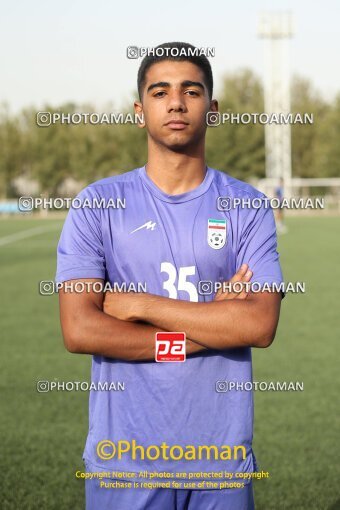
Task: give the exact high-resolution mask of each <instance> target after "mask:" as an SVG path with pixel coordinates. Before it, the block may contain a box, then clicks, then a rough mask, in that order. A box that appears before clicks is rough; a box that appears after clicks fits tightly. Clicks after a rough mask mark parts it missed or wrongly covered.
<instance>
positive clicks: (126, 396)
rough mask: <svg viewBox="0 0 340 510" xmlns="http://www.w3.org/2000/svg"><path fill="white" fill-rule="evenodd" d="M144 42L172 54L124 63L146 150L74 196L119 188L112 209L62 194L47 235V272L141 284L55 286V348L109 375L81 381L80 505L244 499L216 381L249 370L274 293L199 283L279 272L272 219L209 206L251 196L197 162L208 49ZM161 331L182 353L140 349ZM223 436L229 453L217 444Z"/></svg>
mask: <svg viewBox="0 0 340 510" xmlns="http://www.w3.org/2000/svg"><path fill="white" fill-rule="evenodd" d="M160 47H163V48H177V49H178V50H180V56H179V57H178V56H175V57H173V56H169V54H168V55H167V54H166V52H164V55H162V56H158V57H157V56H147V57H145V58H144V60H143V61H142V63H141V66H140V69H139V73H138V90H139V95H140V100H139V101H137V102H136V103H135V111H136V113H139V114H143V115H144V121H145V127H146V130H147V134H148V162H147V164H146V165H145V166H143V167H141V168H137V169H135V170H133V171H130V172H127V173H125V174H123V175H119V176H115V177H109V178H105V179H102V180H100V181H97V182H95V183H93V184H91V185H89V186H88V187H86V188H85V189H84V190H83V191H82V192H81V193H80V195H79V197H80V198H83V199H89V200H90V199H97V200H100V199H103V198H104V199H106V200H109V199H110V198H112V197H114V198H121V199H125V208H120V209H119V208H117V209H112V208H100V209H99V208H97V209H96V208H91V207H88V208H77V209H71V210H70V211H69V214H68V217H67V219H66V221H65V225H64V228H63V231H62V234H61V238H60V242H59V245H58V269H57V277H56V280H57V281H59V282H66V281H68V280H80V281H83V280H85V281H86V282H89V283H91V282H92V283H93V282H110V283H111V285H113V284H114V283H116V284H117V283H118V284H119V285H121V284H123V283H127V284H128V285H130V284H131V283H132V284H134V285H136V286H137V285H138V283H142V284H143V283H144V282H145V283H146V285H147V292H144V293H143V292H138V293H134V292H124V293H117V292H113V293H106V295H105V296H104V294H103V293H98V292H95V291H94V290H93V291H89V292H84V293H82V294H79V293H70V292H66V291H65V290H64V291H60V313H61V323H62V331H63V336H64V341H65V345H66V348H67V349H68V350H69V351H70V352H73V353H82V354H92V355H93V359H92V381H93V382H94V383H99V382H102V383H104V382H112V381H113V382H114V381H116V382H117V381H121V382H123V383H124V385H125V390H124V391H92V392H91V394H90V411H89V412H90V423H89V433H88V437H87V442H86V446H85V450H84V455H83V458H84V461H85V466H86V470H87V472H89V473H93V479H91V480H87V481H86V485H85V490H86V506H87V509H88V510H95V509H96V510H97V509H98V510H106V509H107V510H108V509H110V510H111V509H117V510H125V509H126V510H132V509H133V510H141V509H150V510H174V509H178V510H184V509H190V510H208V509H210V508H214V509H217V510H218V509H223V510H225V509H232V510H242V509H252V508H253V494H252V483H251V473H252V472H254V471H255V470H256V462H255V457H254V454H253V451H252V430H253V396H252V393H251V392H250V391H240V389H237V388H236V387H235V388H234V389H229V390H228V391H226V389H228V388H227V384H228V382H234V383H235V384H236V383H238V385H240V384H242V383H244V382H247V381H251V380H252V363H251V347H268V346H269V345H270V344H271V342H272V341H273V338H274V336H275V331H276V327H277V323H278V318H279V311H280V302H281V295H280V294H278V293H276V292H256V293H255V292H250V291H249V288H248V289H245V290H243V291H242V292H241V293H239V294H238V293H234V292H232V291H231V290H230V289H224V290H221V291H219V292H218V293H217V294H215V295H214V294H209V295H204V294H207V285H208V287H209V284H208V283H207V282H213V283H215V282H219V283H221V282H226V281H233V282H236V281H239V282H247V281H249V280H250V278H252V282H257V284H258V285H262V284H264V283H266V284H272V283H280V282H281V281H282V275H281V270H280V265H279V258H278V254H277V250H276V232H275V222H274V217H273V213H272V211H271V210H270V209H269V208H266V207H265V206H263V207H260V208H252V207H249V206H248V207H244V208H242V207H240V206H238V207H235V208H233V207H232V208H228V209H229V210H227V211H226V210H220V209H223V208H221V207H219V205H218V204H219V201H218V197H228V199H229V200H233V199H235V198H237V199H247V200H248V203H249V200H251V199H253V198H261V197H262V196H263V195H262V194H261V193H260V192H258V191H257V190H255V189H254V188H253V187H251V186H249V185H248V184H246V183H243V182H241V181H238V180H236V179H234V178H232V177H231V176H229V175H227V174H225V173H223V172H220V171H218V170H215V169H213V168H210V167H207V166H206V163H205V134H206V114H207V112H208V111H217V108H218V104H217V101H216V100H213V99H212V91H213V79H212V73H211V68H210V64H209V62H208V60H207V59H206V58H205V57H203V56H192V55H190V54H189V51H187V50H188V48H189V47H190V48H193V46H191V45H188V44H185V43H169V44H164V45H161V46H160ZM185 51H187V54H186V55H183V53H185ZM264 203H265V202H264ZM199 282H205V283H204V284H202V283H199ZM213 288H214V287H213ZM203 290H204V291H205V292H203ZM104 298H105V299H104ZM162 331H163V332H164V331H166V332H184V333H185V334H186V356H187V357H186V361H184V362H170V361H169V362H163V363H157V362H155V335H156V333H157V332H162ZM133 442H134V443H133ZM133 444H134V445H133ZM98 445H100V448H99V447H98ZM121 445H122V446H121ZM227 446H229V447H230V450H232V449H233V448H234V447H239V448H240V450H241V451H243V454H237V455H236V456H233V455H226V456H225V455H224V456H222V457H219V453H220V451H221V449H223V447H224V451H225V450H228V448H227ZM148 447H150V448H149V450H148V453H145V452H146V450H147V449H148ZM143 448H144V453H143ZM118 450H119V451H118ZM188 452H190V453H188ZM197 452H198V453H197ZM103 457H104V458H103ZM143 457H144V458H143ZM99 472H100V473H102V474H103V476H104V473H106V474H105V478H104V479H102V480H101V479H99V478H98V473H99ZM190 473H191V474H190ZM192 473H194V474H192ZM243 473H246V474H248V476H247V478H239V476H243ZM169 474H170V476H172V478H169ZM240 474H241V475H240ZM151 477H152V478H151ZM229 477H230V478H229ZM118 482H119V483H118ZM129 482H130V483H132V485H133V488H131V489H128V488H123V487H126V486H127V485H124V483H125V484H128V483H129ZM178 482H181V484H182V485H181V488H179V489H178V487H179V486H180V484H179V483H178ZM193 482H195V486H193V485H190V484H192V483H193ZM240 482H242V483H240ZM110 483H111V485H110ZM161 483H163V484H164V485H163V487H160V485H161ZM176 483H177V485H176ZM150 484H151V485H150ZM152 484H153V485H152ZM184 484H185V485H184ZM214 484H216V485H214ZM228 484H229V485H228ZM233 484H234V485H233ZM235 484H236V486H235ZM242 484H244V487H243V488H242ZM108 487H116V488H108ZM117 487H119V488H117ZM144 487H147V488H144ZM231 487H233V488H231Z"/></svg>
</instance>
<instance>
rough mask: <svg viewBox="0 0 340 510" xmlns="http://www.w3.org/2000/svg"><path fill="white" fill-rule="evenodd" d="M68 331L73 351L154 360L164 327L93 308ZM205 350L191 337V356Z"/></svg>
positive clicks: (125, 358) (188, 353)
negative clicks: (132, 320)
mask: <svg viewBox="0 0 340 510" xmlns="http://www.w3.org/2000/svg"><path fill="white" fill-rule="evenodd" d="M74 319H75V322H74V323H73V325H69V327H68V328H67V329H68V330H69V331H72V330H73V334H71V335H70V334H69V335H67V334H66V333H64V338H65V345H66V346H67V348H68V350H69V351H70V352H74V353H78V354H93V355H101V356H106V357H109V358H115V359H123V360H127V361H138V360H145V361H146V360H154V359H155V334H156V332H157V331H163V329H162V328H159V327H156V326H153V325H150V324H145V323H139V322H129V321H123V320H119V319H116V318H114V317H111V316H110V315H107V314H105V313H103V312H102V311H101V310H100V309H93V310H91V311H88V312H87V313H84V314H82V316H81V318H74ZM64 329H66V328H63V331H64ZM202 350H205V347H204V346H202V345H199V344H197V343H195V342H192V341H191V340H187V343H186V353H187V355H190V354H194V353H196V352H199V351H202Z"/></svg>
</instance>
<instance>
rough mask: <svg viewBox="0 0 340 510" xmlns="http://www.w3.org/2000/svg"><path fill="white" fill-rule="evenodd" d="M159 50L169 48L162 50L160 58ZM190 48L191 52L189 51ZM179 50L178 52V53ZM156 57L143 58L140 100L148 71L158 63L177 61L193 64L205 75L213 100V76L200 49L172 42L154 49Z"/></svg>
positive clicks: (139, 81)
mask: <svg viewBox="0 0 340 510" xmlns="http://www.w3.org/2000/svg"><path fill="white" fill-rule="evenodd" d="M158 48H168V49H167V50H164V51H162V50H160V51H159V53H160V54H161V55H160V56H158V55H157V49H158ZM189 48H190V51H188V49H189ZM176 50H178V51H176ZM154 53H155V54H154V55H146V57H144V58H143V60H142V62H141V65H140V67H139V69H138V77H137V88H138V94H139V99H140V100H141V99H142V92H143V88H144V85H145V76H146V73H147V71H148V69H149V68H150V67H151V66H152V65H153V64H156V63H158V62H162V61H163V60H175V61H177V62H186V61H188V62H191V63H192V64H195V65H196V66H197V67H199V68H200V69H201V71H202V72H203V75H204V81H205V84H206V86H207V88H208V93H209V98H210V99H212V95H213V86H214V83H213V75H212V70H211V65H210V62H209V60H208V59H207V57H206V56H205V55H200V51H199V49H198V48H195V46H193V45H192V44H189V43H184V42H171V43H163V44H159V45H158V46H156V47H155V48H154Z"/></svg>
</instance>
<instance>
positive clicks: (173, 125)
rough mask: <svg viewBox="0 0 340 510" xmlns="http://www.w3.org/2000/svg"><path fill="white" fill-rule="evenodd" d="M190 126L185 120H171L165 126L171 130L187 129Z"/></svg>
mask: <svg viewBox="0 0 340 510" xmlns="http://www.w3.org/2000/svg"><path fill="white" fill-rule="evenodd" d="M188 125H189V124H188V122H185V121H184V120H169V121H168V122H166V124H165V126H167V127H169V128H170V129H185V128H186V126H188Z"/></svg>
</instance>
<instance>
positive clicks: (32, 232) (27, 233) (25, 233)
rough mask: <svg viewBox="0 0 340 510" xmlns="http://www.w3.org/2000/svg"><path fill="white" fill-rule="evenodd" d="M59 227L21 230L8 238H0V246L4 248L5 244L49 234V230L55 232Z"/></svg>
mask: <svg viewBox="0 0 340 510" xmlns="http://www.w3.org/2000/svg"><path fill="white" fill-rule="evenodd" d="M57 228H58V229H59V228H60V227H59V226H58V227H54V228H48V227H34V228H29V229H28V230H21V231H20V232H16V233H15V234H11V235H9V236H5V237H0V246H4V245H5V244H10V243H14V242H15V241H20V240H21V239H27V238H28V237H33V236H37V235H39V234H43V233H44V232H51V230H57Z"/></svg>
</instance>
